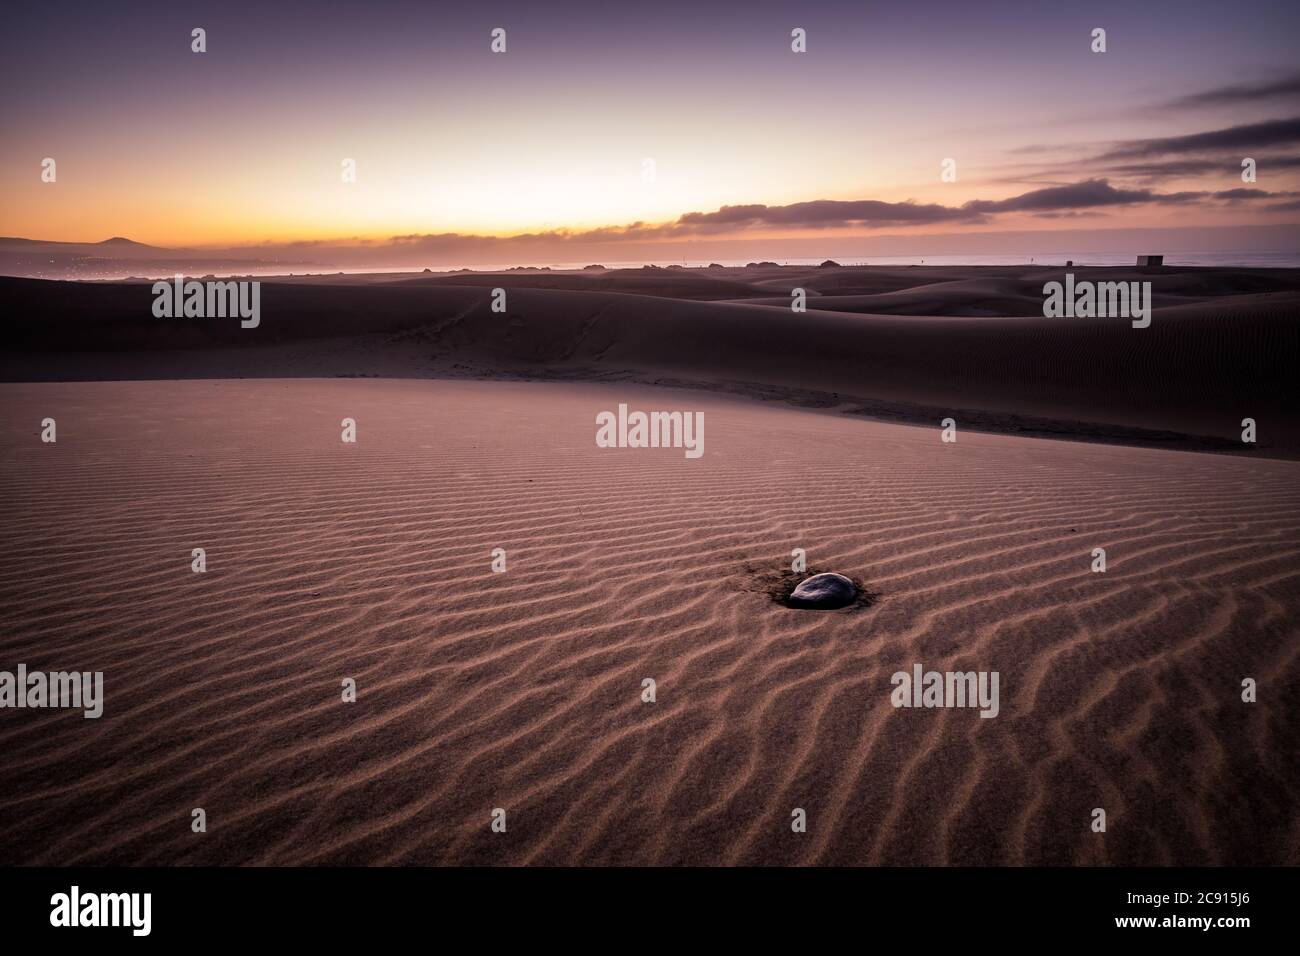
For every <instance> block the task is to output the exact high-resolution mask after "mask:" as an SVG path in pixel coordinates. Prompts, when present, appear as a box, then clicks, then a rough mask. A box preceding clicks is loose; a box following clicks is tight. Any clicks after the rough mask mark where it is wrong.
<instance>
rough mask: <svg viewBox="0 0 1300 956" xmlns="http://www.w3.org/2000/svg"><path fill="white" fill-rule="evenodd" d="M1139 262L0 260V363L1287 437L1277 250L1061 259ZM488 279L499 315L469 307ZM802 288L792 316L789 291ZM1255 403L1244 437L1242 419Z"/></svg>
mask: <svg viewBox="0 0 1300 956" xmlns="http://www.w3.org/2000/svg"><path fill="white" fill-rule="evenodd" d="M1073 271H1074V272H1075V273H1076V274H1077V275H1078V276H1079V277H1080V278H1092V279H1097V280H1101V281H1151V282H1152V283H1153V297H1154V302H1155V311H1154V318H1153V320H1152V325H1151V327H1150V328H1147V329H1133V328H1131V327H1130V324H1129V322H1128V321H1127V320H1125V319H1123V318H1104V319H1064V318H1058V319H1046V318H1044V317H1043V316H1042V314H1041V304H1042V285H1043V283H1044V282H1046V281H1049V280H1052V279H1060V278H1061V276H1062V275H1063V272H1064V270H1063V269H1060V268H1055V269H1050V268H1045V267H1040V268H1030V267H1020V268H1019V269H1009V268H997V269H994V268H975V267H970V268H964V269H959V268H953V267H939V268H936V269H934V270H933V271H931V270H930V269H929V268H928V267H920V268H910V269H878V270H876V269H821V270H818V269H807V268H797V267H787V268H780V267H775V268H761V269H760V268H753V269H734V270H672V269H654V270H614V271H610V272H607V273H598V274H595V275H586V274H577V273H545V272H530V273H508V274H502V275H479V274H469V273H461V274H449V275H429V276H419V277H415V278H410V277H397V278H394V277H392V276H366V277H349V276H342V277H305V278H299V279H292V280H283V281H281V280H265V281H264V286H263V289H262V313H263V316H264V317H265V318H264V323H263V325H262V326H261V327H260V328H258V329H256V330H251V331H250V330H244V329H241V328H240V327H239V323H238V322H237V321H229V320H220V319H186V320H182V319H175V320H160V319H156V318H154V317H153V316H152V314H151V313H150V311H149V305H150V303H151V301H152V299H151V294H150V291H149V286H147V285H138V284H131V283H67V282H60V283H56V282H45V281H41V280H28V279H0V306H2V307H3V308H4V310H5V312H6V314H7V315H8V316H10V318H9V319H8V328H9V332H10V342H11V346H12V351H11V353H10V354H8V355H7V356H5V357H4V359H3V360H0V377H3V378H4V379H5V380H11V381H13V380H42V379H47V380H57V379H74V380H75V379H100V378H186V377H213V378H224V377H236V376H254V377H311V376H316V377H324V376H336V375H363V376H384V377H446V376H467V375H468V376H475V377H488V378H493V377H496V378H501V377H505V378H512V377H537V378H560V379H569V380H588V381H608V380H627V381H640V382H647V383H664V384H676V385H682V386H687V387H694V388H704V389H710V390H726V391H732V392H737V393H742V394H747V395H753V396H758V397H761V398H764V399H778V400H785V401H788V402H791V403H794V404H802V405H813V406H819V407H839V408H840V409H841V410H842V411H850V412H855V413H857V414H861V415H866V416H868V417H874V418H879V419H884V420H895V421H906V422H914V423H924V424H927V425H930V424H934V423H936V422H937V421H938V420H939V419H941V418H943V417H947V416H949V415H952V416H953V417H955V418H956V419H957V420H958V422H959V424H961V425H963V426H964V427H968V428H975V429H977V430H984V431H994V432H1003V433H1023V434H1032V435H1040V436H1053V437H1062V438H1071V437H1073V438H1081V439H1086V440H1102V441H1116V442H1134V443H1139V444H1148V445H1155V446H1160V447H1168V448H1186V449H1197V450H1214V451H1228V452H1245V453H1249V454H1252V455H1268V456H1273V457H1287V458H1294V457H1300V417H1297V415H1296V414H1295V411H1296V407H1295V402H1294V400H1293V399H1292V397H1291V393H1292V391H1293V389H1292V380H1293V376H1294V369H1295V368H1296V367H1297V364H1300V323H1297V322H1296V321H1295V317H1296V315H1297V314H1298V313H1300V280H1298V279H1297V275H1296V273H1295V270H1264V269H1256V270H1244V269H1165V270H1157V271H1152V272H1144V271H1141V270H1134V269H1113V268H1112V269H1099V268H1093V269H1088V268H1082V267H1080V268H1076V269H1074V270H1073ZM498 287H499V288H505V289H506V290H507V308H506V311H505V312H504V313H496V312H493V311H492V310H491V308H490V302H491V298H492V294H491V290H492V289H493V288H498ZM795 287H802V288H806V289H807V290H809V297H808V308H809V311H808V312H807V313H804V314H794V313H792V312H791V310H790V308H789V289H791V288H795ZM1243 418H1253V419H1255V420H1256V422H1257V423H1258V442H1257V444H1255V445H1251V446H1243V444H1242V442H1241V437H1240V433H1241V427H1242V426H1241V421H1242V419H1243Z"/></svg>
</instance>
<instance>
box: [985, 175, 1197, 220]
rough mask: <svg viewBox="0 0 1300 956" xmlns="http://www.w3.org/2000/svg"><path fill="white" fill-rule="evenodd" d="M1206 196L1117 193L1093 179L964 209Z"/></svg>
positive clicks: (1033, 207) (1078, 206)
mask: <svg viewBox="0 0 1300 956" xmlns="http://www.w3.org/2000/svg"><path fill="white" fill-rule="evenodd" d="M1204 195H1205V194H1204V193H1156V192H1153V191H1152V190H1150V189H1116V188H1115V187H1114V186H1112V185H1111V184H1110V183H1109V182H1107V181H1106V180H1104V179H1089V180H1087V181H1086V182H1082V183H1072V184H1070V185H1068V186H1048V187H1047V188H1046V189H1035V190H1032V191H1030V192H1027V193H1022V194H1021V195H1019V196H1012V197H1011V198H1010V199H972V200H971V201H970V202H968V203H966V204H965V205H964V206H962V208H963V209H969V210H970V211H972V212H979V213H998V212H1043V211H1049V210H1050V211H1054V210H1062V209H1092V208H1095V207H1098V206H1130V205H1136V204H1138V203H1184V202H1191V201H1192V200H1194V199H1199V198H1201V197H1203V196H1204Z"/></svg>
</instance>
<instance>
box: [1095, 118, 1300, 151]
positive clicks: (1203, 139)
mask: <svg viewBox="0 0 1300 956" xmlns="http://www.w3.org/2000/svg"><path fill="white" fill-rule="evenodd" d="M1290 143H1300V117H1292V118H1290V119H1280V120H1268V121H1267V122H1263V123H1246V124H1244V125H1241V126H1229V127H1227V128H1226V129H1216V130H1210V131H1208V132H1205V133H1193V134H1191V135H1189V136H1165V137H1162V138H1159V139H1134V140H1129V141H1127V142H1124V143H1120V144H1119V145H1117V146H1115V147H1114V148H1112V149H1110V150H1108V151H1107V152H1105V153H1102V154H1101V155H1100V156H1097V157H1096V159H1097V160H1109V159H1143V158H1146V157H1154V156H1176V155H1181V154H1184V153H1205V152H1213V151H1216V150H1229V149H1231V150H1237V151H1239V152H1241V155H1243V156H1249V155H1251V154H1252V153H1253V152H1256V151H1258V150H1259V149H1260V148H1262V147H1265V146H1278V145H1284V144H1290Z"/></svg>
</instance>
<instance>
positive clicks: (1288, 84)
mask: <svg viewBox="0 0 1300 956" xmlns="http://www.w3.org/2000/svg"><path fill="white" fill-rule="evenodd" d="M1291 97H1295V98H1297V99H1300V73H1295V74H1292V75H1291V76H1287V77H1283V78H1281V79H1276V80H1269V81H1267V82H1263V83H1243V84H1240V85H1237V86H1220V87H1218V88H1217V89H1213V90H1205V91H1204V92H1202V93H1195V94H1193V95H1192V96H1184V97H1181V98H1180V99H1176V100H1172V101H1171V102H1169V103H1168V104H1166V105H1167V106H1171V107H1174V108H1183V107H1199V106H1232V105H1235V104H1238V103H1256V102H1259V101H1261V100H1272V99H1280V98H1291Z"/></svg>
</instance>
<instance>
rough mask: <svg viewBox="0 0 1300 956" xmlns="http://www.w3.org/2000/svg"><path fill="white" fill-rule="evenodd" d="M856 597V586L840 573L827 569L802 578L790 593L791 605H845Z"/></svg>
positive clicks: (827, 606)
mask: <svg viewBox="0 0 1300 956" xmlns="http://www.w3.org/2000/svg"><path fill="white" fill-rule="evenodd" d="M857 597H858V587H857V585H856V584H854V583H853V582H852V581H850V580H849V579H848V578H846V577H845V576H844V575H842V574H836V573H834V572H833V571H828V572H826V573H825V574H814V575H813V576H812V577H810V578H804V579H803V580H802V581H800V582H799V586H798V587H797V588H795V589H794V591H793V592H792V593H791V594H790V604H791V606H792V607H824V608H836V607H847V606H848V605H850V604H852V603H853V602H854V601H855V600H857Z"/></svg>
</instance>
